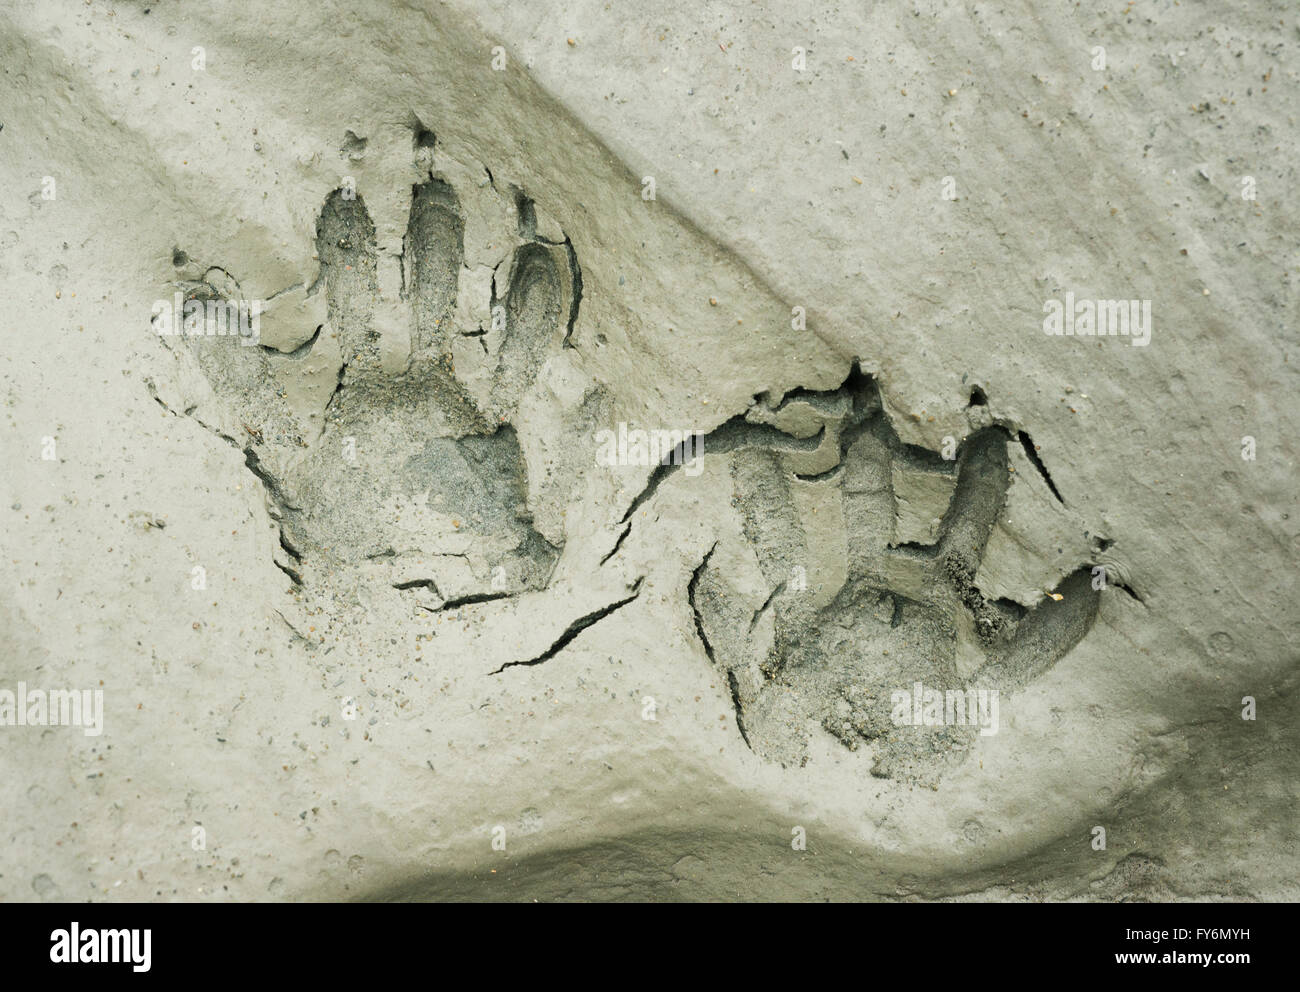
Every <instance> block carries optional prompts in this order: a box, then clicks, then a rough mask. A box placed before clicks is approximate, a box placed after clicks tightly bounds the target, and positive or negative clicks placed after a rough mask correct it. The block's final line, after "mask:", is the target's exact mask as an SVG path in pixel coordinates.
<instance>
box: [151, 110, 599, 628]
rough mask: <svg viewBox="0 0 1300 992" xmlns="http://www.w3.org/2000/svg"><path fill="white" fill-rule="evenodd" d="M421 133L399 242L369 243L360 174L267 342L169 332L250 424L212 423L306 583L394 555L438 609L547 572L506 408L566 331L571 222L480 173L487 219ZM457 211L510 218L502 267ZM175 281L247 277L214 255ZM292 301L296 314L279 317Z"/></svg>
mask: <svg viewBox="0 0 1300 992" xmlns="http://www.w3.org/2000/svg"><path fill="white" fill-rule="evenodd" d="M431 150H432V135H430V134H429V133H428V132H425V131H421V135H420V136H419V137H417V140H416V142H415V153H414V154H415V155H416V157H417V160H419V161H420V162H422V163H423V165H424V166H426V167H427V168H425V169H424V171H423V174H422V176H421V179H420V181H418V182H416V183H414V184H413V186H412V188H411V191H410V208H409V217H408V219H407V222H406V230H405V234H404V236H403V237H402V238H401V243H400V246H399V245H397V244H395V243H392V244H388V245H384V244H382V243H381V242H380V240H379V238H378V237H377V232H376V226H375V223H374V221H373V220H372V218H371V215H370V213H369V211H368V210H367V207H366V202H365V198H364V196H363V195H362V192H361V191H358V190H356V189H355V188H352V187H350V186H344V187H341V188H340V189H338V190H335V191H334V192H333V193H332V194H331V195H330V196H329V197H328V198H327V199H326V201H325V203H324V205H323V206H322V208H321V210H320V213H319V216H318V218H317V223H316V253H317V257H318V258H319V263H320V271H319V275H318V277H317V278H316V279H315V280H314V282H313V283H312V284H311V285H309V286H300V287H291V289H290V290H287V291H285V294H284V295H285V296H286V297H287V298H289V302H288V305H287V306H281V301H280V300H279V299H278V298H276V299H273V300H272V301H271V302H270V313H269V318H268V320H264V324H268V323H269V324H270V325H271V329H272V333H271V334H270V335H269V338H270V343H267V341H268V334H266V333H263V335H262V342H261V345H260V346H259V347H238V346H234V342H232V341H231V340H229V339H228V338H225V339H223V338H204V337H181V338H169V339H165V340H167V341H168V342H173V341H180V342H182V343H183V346H184V347H187V348H188V349H189V350H190V351H191V352H192V354H193V355H194V357H195V359H196V360H197V362H198V365H199V367H200V368H201V369H202V371H203V373H204V375H205V376H206V378H207V380H208V381H209V383H210V384H211V386H212V388H213V390H214V392H215V393H216V394H217V395H218V396H219V397H220V398H221V399H222V400H223V401H224V402H225V403H226V404H227V405H228V406H229V407H231V408H233V411H234V419H235V421H236V422H238V423H239V424H241V425H242V426H243V429H244V432H245V433H244V434H241V433H239V432H238V431H235V432H232V433H227V434H224V435H223V436H225V437H226V439H227V440H228V441H231V442H232V443H235V444H236V445H237V446H238V447H240V448H241V450H242V451H243V452H244V454H245V459H246V462H247V465H248V467H249V468H250V469H251V470H252V471H253V472H254V474H256V475H257V476H258V477H259V478H260V479H261V480H262V481H263V483H264V484H265V485H266V488H267V491H268V494H269V495H270V497H271V502H272V503H273V504H274V505H273V507H272V515H273V516H274V517H275V518H276V520H277V523H278V524H279V527H280V535H281V537H280V545H281V549H282V551H283V554H280V555H278V557H277V564H278V565H279V566H280V567H281V569H282V570H283V571H285V572H286V574H288V575H289V576H290V577H291V578H292V579H293V581H294V582H295V583H297V584H304V583H306V584H311V581H312V577H313V576H316V577H320V576H323V575H326V574H335V573H336V572H337V571H338V570H339V569H340V568H345V569H346V568H348V567H352V566H358V565H362V564H363V563H365V562H376V561H378V562H382V563H386V564H387V565H389V566H392V571H391V574H392V576H393V583H392V584H393V585H394V586H395V587H396V588H399V589H403V590H410V595H412V596H414V597H416V598H417V605H423V606H425V608H427V609H431V610H435V611H436V610H439V609H442V608H449V607H451V606H454V605H459V604H461V603H465V602H475V601H481V600H484V599H493V598H500V597H504V596H507V595H511V594H514V593H517V592H519V591H522V590H525V589H537V588H542V587H544V586H545V585H546V583H547V581H548V580H549V577H550V574H551V572H552V570H553V568H554V565H555V563H556V560H557V559H558V556H559V551H560V543H561V542H562V537H560V536H559V535H557V534H555V533H552V535H551V536H552V540H548V538H547V537H546V536H544V535H543V534H542V533H541V532H539V530H538V529H537V528H536V527H535V526H534V520H533V518H532V516H531V515H530V513H529V510H528V507H527V496H528V476H527V467H526V464H525V460H524V457H523V455H522V453H521V449H520V442H519V438H518V436H517V434H516V431H515V427H514V421H515V419H516V417H517V416H518V414H519V407H520V404H521V402H523V401H524V399H525V397H526V396H527V394H528V393H529V391H530V390H531V389H532V388H533V387H534V384H535V382H536V379H537V376H538V372H539V370H540V369H541V367H542V366H543V364H544V363H545V361H546V360H547V358H548V357H549V356H551V355H553V354H555V353H556V352H557V351H558V350H559V349H561V348H563V347H564V346H565V344H566V341H567V335H568V334H569V333H571V330H572V327H573V322H574V320H575V319H576V316H577V308H578V304H579V301H580V298H581V274H580V269H579V267H578V263H577V258H576V254H575V252H574V249H573V246H572V245H571V244H570V243H569V241H568V239H567V238H565V237H564V236H563V234H562V232H560V231H559V229H558V226H557V225H555V224H554V222H552V221H549V220H547V219H545V218H544V217H543V218H541V219H540V220H539V210H538V208H537V206H536V205H535V204H533V203H532V201H530V200H529V199H528V198H527V197H526V196H525V195H524V194H523V193H522V192H520V191H518V190H515V189H513V188H511V189H508V190H506V191H505V192H502V191H499V190H497V188H496V186H495V184H491V183H490V174H488V173H485V174H486V175H488V177H489V178H488V179H486V180H484V181H483V183H482V184H481V188H478V189H475V190H474V196H473V197H472V202H473V204H474V208H475V209H482V210H484V211H485V212H486V213H487V214H490V215H491V218H492V219H494V220H491V221H489V220H483V219H482V217H478V218H474V217H472V216H471V215H470V208H469V207H466V206H465V205H463V204H462V202H461V199H460V197H458V195H457V192H456V190H455V189H454V188H453V186H452V185H451V183H450V182H448V181H447V180H446V179H445V178H444V177H443V176H440V175H439V174H437V173H436V172H435V171H434V170H433V169H432V168H431V165H432V161H433V158H432V154H431ZM467 218H469V219H472V220H477V221H481V223H479V224H478V228H479V229H480V231H479V233H480V235H481V236H482V237H483V238H484V240H487V235H482V230H483V229H486V228H488V227H491V223H492V222H498V221H501V220H502V219H504V220H505V222H508V227H507V226H506V225H505V224H498V228H500V229H497V228H493V229H492V230H491V231H490V235H491V239H492V242H493V245H494V246H495V245H504V246H506V247H505V248H503V249H501V251H500V253H499V254H500V255H501V258H500V260H499V261H498V262H497V264H496V265H495V266H485V265H483V264H475V265H473V266H471V265H470V264H469V263H468V261H467V257H466V240H465V239H466V225H467ZM391 240H393V241H395V239H391ZM180 255H181V257H185V256H184V253H180ZM479 261H481V260H479ZM181 288H182V289H184V290H185V292H186V293H187V294H188V295H189V296H191V297H197V298H200V299H213V298H215V299H235V298H238V297H239V296H240V295H241V294H240V287H239V284H238V282H237V281H236V280H235V279H234V278H233V277H231V276H230V275H229V274H228V273H225V272H224V270H222V269H220V268H209V269H208V270H207V271H206V273H205V274H204V276H203V278H202V279H199V280H192V281H190V282H188V283H185V284H182V286H181ZM277 310H278V311H279V315H277ZM284 314H288V317H289V318H290V319H291V320H292V321H296V323H294V324H293V326H292V327H289V328H288V331H289V333H288V334H285V333H284V330H285V319H284V317H283V315H284ZM187 412H188V411H187ZM245 435H246V436H245ZM553 541H554V542H555V543H553Z"/></svg>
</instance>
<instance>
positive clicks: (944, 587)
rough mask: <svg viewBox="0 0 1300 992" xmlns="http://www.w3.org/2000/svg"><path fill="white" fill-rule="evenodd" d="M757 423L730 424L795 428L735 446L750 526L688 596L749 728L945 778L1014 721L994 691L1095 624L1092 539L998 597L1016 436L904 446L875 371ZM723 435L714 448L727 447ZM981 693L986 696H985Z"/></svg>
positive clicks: (740, 505) (774, 742)
mask: <svg viewBox="0 0 1300 992" xmlns="http://www.w3.org/2000/svg"><path fill="white" fill-rule="evenodd" d="M985 419H986V420H987V419H988V418H987V417H985ZM745 420H746V421H747V422H746V423H743V424H742V423H733V424H730V425H724V426H723V428H719V432H723V437H722V439H723V440H724V442H725V438H726V436H727V435H728V434H729V435H730V436H732V437H733V438H734V437H737V436H738V432H740V431H742V430H748V431H750V432H752V431H754V430H755V429H756V427H755V422H757V423H759V424H764V425H766V428H765V429H766V430H768V431H772V430H773V428H775V431H780V432H782V433H783V434H788V435H789V436H788V437H785V438H781V439H779V440H774V438H776V437H779V436H778V435H775V433H769V434H767V435H765V436H764V437H763V438H762V439H761V441H760V439H759V438H758V437H757V436H755V438H754V443H753V444H749V445H736V444H726V443H724V444H722V445H721V450H724V451H725V450H727V449H728V448H730V449H732V450H730V452H729V454H728V456H727V457H728V458H729V459H730V467H731V474H732V482H733V488H734V491H735V494H736V495H735V497H734V499H733V505H734V506H735V507H736V512H737V518H738V525H737V527H736V530H735V532H734V533H733V534H731V535H726V536H723V537H720V538H719V540H718V542H717V543H716V544H714V545H713V546H712V547H711V549H710V550H709V552H708V553H707V554H706V555H705V556H704V558H703V560H702V561H701V562H700V564H699V566H698V567H697V568H696V569H695V570H694V572H693V574H692V575H691V578H690V580H689V584H688V589H687V593H688V598H689V601H690V605H691V609H692V611H693V613H694V616H695V623H696V629H697V632H698V634H699V637H700V639H701V641H702V642H703V645H704V647H705V650H706V651H707V653H708V655H709V657H710V658H711V659H712V661H713V663H714V664H715V665H716V666H717V667H718V668H719V669H720V670H721V671H722V672H723V673H725V678H726V680H727V683H728V685H729V687H730V690H731V695H732V700H733V703H734V705H735V710H736V720H737V724H738V726H739V728H740V732H741V734H742V735H743V736H744V738H745V741H746V743H747V744H748V745H749V746H750V748H751V749H752V750H754V751H755V752H756V753H758V754H759V755H761V756H763V757H766V758H769V759H771V760H775V761H778V762H780V763H781V764H783V765H787V766H790V765H800V764H802V763H804V762H805V761H806V760H807V758H808V755H809V745H810V742H811V739H812V737H813V736H815V735H816V734H818V733H819V732H825V733H828V734H829V735H830V736H831V737H832V738H834V739H835V740H837V741H838V742H839V743H841V744H842V745H844V746H845V747H847V748H848V749H850V750H854V751H856V750H858V749H860V748H869V749H870V752H871V755H872V758H873V759H874V765H873V768H872V773H873V774H875V775H877V776H880V777H890V778H906V779H908V780H912V781H923V782H933V781H936V780H937V778H938V776H939V775H940V774H941V773H942V771H943V769H944V768H946V767H948V766H949V765H951V764H952V763H954V762H956V761H960V760H961V759H962V757H963V756H964V754H965V753H966V752H967V751H968V749H969V748H970V746H971V744H972V742H973V739H974V736H975V735H976V734H977V733H980V732H984V733H990V732H996V729H997V725H996V719H997V710H996V709H993V705H994V704H993V703H992V702H990V700H991V699H993V698H994V697H992V696H990V695H988V693H991V692H993V691H994V690H997V691H998V693H999V694H1000V695H1001V696H1002V697H1004V698H1005V697H1007V696H1009V695H1010V694H1011V692H1012V691H1014V690H1016V689H1018V688H1021V687H1023V686H1025V685H1026V684H1028V683H1029V682H1030V681H1032V680H1033V679H1035V678H1037V677H1038V676H1040V675H1041V674H1042V673H1043V672H1045V671H1047V670H1048V669H1049V668H1050V667H1051V666H1052V665H1054V664H1055V663H1056V662H1057V661H1058V660H1059V659H1060V658H1061V657H1063V656H1064V655H1065V654H1066V653H1067V652H1068V651H1069V650H1070V649H1071V648H1072V647H1073V646H1074V645H1075V644H1076V643H1078V641H1079V640H1080V639H1082V638H1083V637H1084V636H1085V635H1086V633H1087V632H1088V630H1089V629H1090V627H1091V625H1092V623H1093V620H1094V618H1095V615H1096V611H1097V605H1098V601H1099V596H1100V593H1099V592H1098V591H1097V589H1095V588H1094V583H1093V571H1092V563H1091V561H1089V560H1086V559H1087V557H1088V547H1087V545H1086V544H1084V545H1080V546H1078V547H1077V548H1076V549H1075V550H1074V551H1073V552H1072V553H1073V554H1074V555H1075V560H1074V561H1073V562H1072V563H1071V564H1070V565H1068V566H1065V567H1063V568H1060V567H1058V572H1057V573H1056V574H1057V576H1058V579H1059V581H1057V583H1056V585H1055V587H1054V588H1052V589H1051V590H1050V591H1048V592H1047V593H1046V595H1042V594H1041V593H1040V596H1041V600H1040V601H1039V602H1037V603H1031V604H1030V605H1028V606H1025V605H1021V603H1019V602H1017V601H1015V600H1014V599H1012V598H1007V597H998V598H992V597H990V596H989V595H986V593H985V592H983V591H981V580H982V579H983V580H985V581H986V583H987V584H994V585H995V584H996V581H995V579H996V576H994V578H993V580H990V578H989V576H987V575H984V574H983V573H982V571H981V569H982V568H983V566H984V565H985V562H986V558H987V557H988V552H989V545H990V539H991V538H992V537H993V536H994V535H995V532H997V531H998V529H999V525H1000V523H1001V526H1002V528H1003V530H1004V531H1005V529H1006V528H1007V527H1008V524H1007V521H1006V516H1007V512H1006V511H1007V497H1008V490H1009V487H1010V485H1011V480H1012V478H1013V475H1014V469H1015V466H1014V465H1013V464H1012V460H1011V456H1010V454H1009V452H1014V451H1015V450H1016V449H1015V446H1014V445H1012V441H1013V440H1014V439H1015V436H1013V435H1012V434H1011V432H1009V431H1008V430H1006V429H1005V428H1003V427H1001V426H998V425H994V424H992V423H986V424H984V425H983V426H979V427H978V428H976V429H974V430H972V432H971V433H970V434H969V436H967V437H966V438H965V439H964V441H963V442H962V443H961V445H960V448H959V449H957V450H956V451H955V457H954V458H952V459H951V460H949V459H945V458H943V457H942V456H941V455H940V454H938V453H935V452H932V451H929V450H927V449H924V448H919V447H914V446H912V445H908V444H904V443H903V442H902V441H900V439H899V437H898V435H897V433H896V432H895V430H894V428H893V426H892V424H891V422H890V420H889V417H888V416H887V414H886V412H885V411H884V410H883V409H882V404H881V399H880V393H879V390H878V388H877V384H876V383H875V381H874V380H872V379H871V378H870V377H868V376H866V375H863V374H862V373H860V372H858V371H857V370H856V369H855V370H854V372H853V373H852V374H851V375H850V377H849V379H848V380H847V381H846V382H845V384H844V385H843V386H841V388H840V389H838V390H835V391H832V392H827V393H810V392H806V391H802V390H800V391H796V393H794V394H790V395H789V396H787V397H785V398H784V399H783V400H782V401H780V402H779V403H775V404H769V405H758V406H756V407H755V408H754V409H753V410H751V412H750V414H749V415H748V417H746V418H745ZM715 433H718V432H715ZM1021 437H1022V438H1023V435H1021ZM801 438H802V439H803V440H802V441H801V440H800V439H801ZM712 440H714V439H713V438H712V436H711V437H709V438H706V441H705V446H704V450H705V451H706V452H709V451H713V452H717V451H719V450H720V448H719V446H718V445H716V444H711V443H710V442H711V441H712ZM811 442H815V445H813V444H811ZM810 447H811V450H809V449H810ZM1017 460H1018V461H1019V462H1020V464H1021V465H1022V471H1023V470H1024V466H1027V465H1029V464H1030V463H1029V462H1028V461H1027V460H1026V458H1024V457H1021V456H1019V455H1017ZM1028 471H1029V472H1032V471H1034V470H1033V468H1029V469H1028ZM1025 484H1028V480H1025ZM1034 485H1036V486H1037V487H1038V489H1039V490H1045V487H1044V484H1043V482H1042V481H1036V482H1035V483H1034ZM1048 485H1049V486H1050V483H1048ZM1051 489H1052V492H1053V494H1054V493H1055V489H1054V487H1051ZM1046 498H1047V499H1049V500H1050V499H1051V498H1052V497H1051V496H1048V497H1046ZM1058 498H1059V497H1058ZM999 541H1000V547H1001V546H1002V545H1006V546H1011V545H1012V544H1013V543H1014V542H1012V541H1009V540H1006V539H1005V533H1004V534H1003V535H1002V536H1000V537H999ZM996 557H998V558H999V561H1002V562H1005V561H1009V560H1012V559H1010V558H1009V557H1008V553H1007V552H1005V551H1004V550H999V551H997V553H996ZM1015 564H1016V563H1015V562H1014V561H1013V567H1012V569H1011V570H1012V571H1014V566H1015ZM918 683H919V692H918ZM971 689H975V690H984V691H985V693H986V695H985V696H983V697H978V696H972V697H971V698H970V699H967V698H966V691H967V690H971ZM950 691H954V692H955V691H961V692H962V693H963V695H962V696H961V697H958V698H959V699H960V700H961V702H960V704H958V701H957V699H954V700H952V701H950V700H949V698H948V694H949V692H950ZM977 700H978V702H977ZM967 703H970V704H973V705H967ZM918 716H919V717H920V719H919V720H918V719H917V717H918ZM918 723H919V724H920V725H917V724H918Z"/></svg>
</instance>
